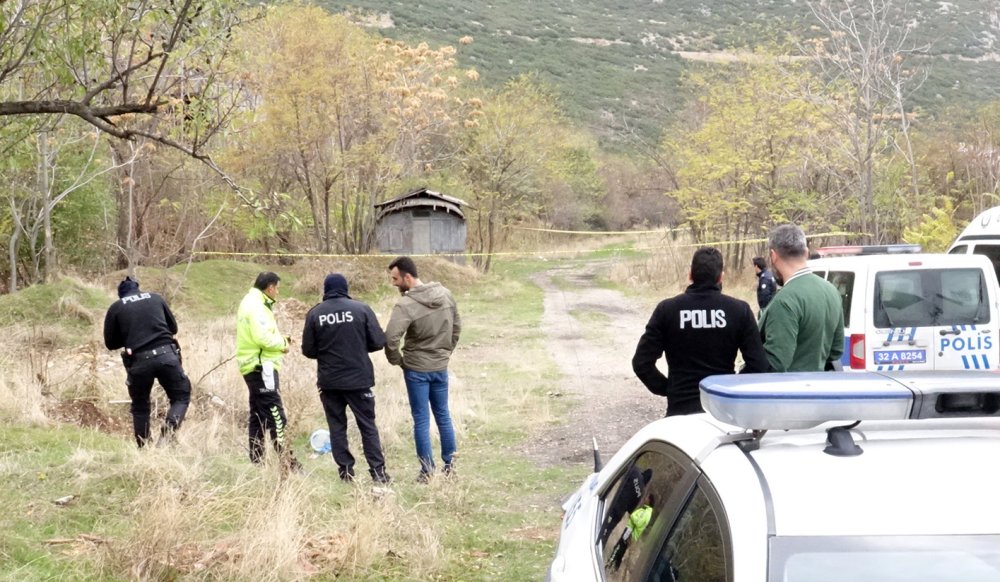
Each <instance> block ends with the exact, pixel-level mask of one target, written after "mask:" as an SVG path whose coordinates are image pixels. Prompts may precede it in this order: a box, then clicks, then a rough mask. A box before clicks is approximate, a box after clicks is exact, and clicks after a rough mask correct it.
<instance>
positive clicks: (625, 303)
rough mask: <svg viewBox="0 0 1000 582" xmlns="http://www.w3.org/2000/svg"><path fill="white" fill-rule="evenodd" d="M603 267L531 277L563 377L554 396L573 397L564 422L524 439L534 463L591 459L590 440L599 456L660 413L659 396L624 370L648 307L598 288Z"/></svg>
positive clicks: (573, 266)
mask: <svg viewBox="0 0 1000 582" xmlns="http://www.w3.org/2000/svg"><path fill="white" fill-rule="evenodd" d="M603 267H606V265H602V264H600V263H578V264H573V263H570V264H567V265H565V266H560V267H556V268H553V269H550V270H548V271H544V272H542V273H539V274H538V275H536V276H535V277H534V278H533V281H534V282H535V283H536V284H537V285H539V286H540V287H541V288H542V290H543V291H544V292H545V303H544V309H545V311H544V314H543V316H542V328H543V329H544V330H545V334H546V336H547V338H548V339H547V343H548V349H549V352H550V354H551V355H552V358H553V359H554V360H555V361H556V362H557V363H558V365H559V369H560V371H561V372H562V373H563V375H564V379H563V381H562V386H561V394H562V395H563V397H566V398H570V399H572V401H573V402H574V407H573V410H572V412H571V413H570V416H569V418H568V420H567V422H564V423H561V424H560V425H559V426H557V427H552V428H549V429H546V430H544V431H543V432H541V433H540V434H539V435H537V436H536V437H535V438H533V439H532V443H531V445H530V448H529V451H528V452H529V455H530V456H531V457H532V458H535V459H537V460H538V461H539V462H540V463H542V464H563V465H565V464H566V463H582V464H588V465H589V464H592V462H593V455H592V453H591V446H592V445H591V437H596V438H597V442H598V445H599V446H600V448H601V454H602V456H603V457H604V459H605V460H607V459H608V458H610V457H611V455H612V454H613V453H614V452H615V451H617V450H618V448H619V447H620V446H621V445H622V444H623V443H624V442H625V441H626V440H627V439H628V438H629V437H630V436H632V434H633V433H635V431H636V430H637V429H639V428H640V427H642V426H643V425H645V424H647V423H648V422H650V421H652V420H655V419H657V418H662V417H663V413H664V411H665V410H666V400H665V399H664V398H660V397H657V396H653V395H652V394H650V393H649V391H647V390H646V388H645V387H644V386H643V385H642V383H640V382H639V380H638V379H637V378H636V377H635V374H634V373H633V372H632V354H633V353H634V352H635V345H636V342H638V341H639V336H641V335H642V332H643V329H644V328H645V325H646V321H647V319H648V318H649V314H650V312H651V307H646V306H643V305H640V304H639V303H638V302H636V301H633V300H631V299H628V298H626V297H625V296H624V295H623V294H622V293H621V292H619V291H615V290H613V289H605V288H601V287H598V286H597V285H596V284H595V278H596V275H597V274H598V273H599V272H600V270H601V269H602V268H603ZM661 369H662V368H661Z"/></svg>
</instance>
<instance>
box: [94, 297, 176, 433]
mask: <svg viewBox="0 0 1000 582" xmlns="http://www.w3.org/2000/svg"><path fill="white" fill-rule="evenodd" d="M118 297H119V298H120V299H119V300H118V301H115V302H114V303H113V304H112V305H111V307H109V308H108V313H107V315H105V317H104V345H105V346H107V348H108V349H109V350H117V349H119V348H123V351H122V362H123V363H124V364H125V371H126V372H127V373H128V395H129V397H130V398H131V399H132V407H131V412H132V430H133V432H134V433H135V442H136V443H137V444H138V445H139V446H140V447H142V446H144V445H145V444H146V442H147V441H148V440H149V437H150V435H149V432H150V429H149V393H150V390H152V388H153V380H154V379H155V380H159V381H160V385H161V386H162V387H163V390H164V391H165V392H166V393H167V398H168V399H169V400H170V409H169V410H167V417H166V418H165V419H164V423H163V427H162V428H161V430H160V440H159V442H158V443H157V444H158V445H160V444H165V443H168V442H170V439H171V438H172V437H173V433H174V431H176V430H177V429H178V428H180V426H181V421H183V420H184V414H185V413H186V412H187V408H188V402H190V400H191V381H190V380H188V377H187V374H185V373H184V369H183V368H182V367H181V355H180V354H181V352H180V348H179V347H178V346H177V343H176V342H175V341H174V335H175V334H176V333H177V321H176V320H175V319H174V314H173V313H171V312H170V308H169V307H167V303H166V302H165V301H164V300H163V298H162V297H160V296H159V295H157V294H156V293H142V292H140V291H139V283H138V282H137V281H134V280H132V278H131V277H125V280H124V281H122V282H121V283H120V284H119V285H118Z"/></svg>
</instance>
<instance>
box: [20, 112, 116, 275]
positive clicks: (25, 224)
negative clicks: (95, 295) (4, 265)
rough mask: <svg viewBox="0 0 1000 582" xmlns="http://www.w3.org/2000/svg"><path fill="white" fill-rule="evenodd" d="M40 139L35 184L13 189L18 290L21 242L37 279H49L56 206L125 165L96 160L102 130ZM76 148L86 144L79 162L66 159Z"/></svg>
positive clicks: (47, 134)
mask: <svg viewBox="0 0 1000 582" xmlns="http://www.w3.org/2000/svg"><path fill="white" fill-rule="evenodd" d="M62 121H64V118H60V119H59V120H58V122H57V123H56V124H55V126H54V127H55V128H56V129H58V128H60V125H61V122H62ZM35 141H36V164H35V166H36V175H35V180H34V184H30V183H24V184H22V185H21V187H20V188H18V187H17V186H16V185H14V184H11V187H10V189H9V190H8V193H7V200H8V204H9V208H10V213H11V221H12V222H13V228H12V232H11V236H10V239H9V242H10V247H9V249H8V260H9V261H10V281H9V286H10V287H9V288H10V290H11V291H14V290H16V289H17V285H18V277H17V272H18V271H17V259H18V256H19V249H20V243H21V241H22V240H23V241H24V242H25V243H26V244H27V245H28V251H29V256H30V260H31V273H30V276H31V281H32V282H39V281H48V280H49V279H50V278H51V276H52V274H53V272H54V269H55V266H56V248H55V243H54V238H53V228H52V214H53V211H54V210H55V209H56V207H57V206H58V205H59V204H60V203H61V202H62V201H63V200H65V199H66V197H67V196H69V195H70V194H72V193H73V192H75V191H77V190H79V189H81V188H83V187H85V186H87V185H88V184H90V183H91V182H93V181H94V180H96V179H98V178H100V177H102V176H104V175H105V174H107V173H109V172H112V171H115V170H117V169H118V168H119V165H115V164H112V165H102V164H101V163H100V162H99V161H98V160H96V158H97V154H98V151H99V146H100V145H101V143H102V140H101V134H100V132H99V131H98V130H96V129H95V130H93V131H91V132H83V133H78V134H71V136H70V137H69V138H68V139H62V138H60V137H57V135H56V133H55V132H49V131H42V132H39V133H38V134H37V136H36V140H35ZM88 142H89V143H88ZM70 149H83V152H82V159H80V160H79V161H78V163H76V164H66V163H63V160H62V154H63V152H64V151H66V150H70ZM134 161H135V157H134V156H133V157H131V158H129V159H126V160H124V161H123V164H125V165H129V164H132V163H133V162H134ZM39 239H41V240H39ZM40 242H41V245H40V246H41V248H39V243H40Z"/></svg>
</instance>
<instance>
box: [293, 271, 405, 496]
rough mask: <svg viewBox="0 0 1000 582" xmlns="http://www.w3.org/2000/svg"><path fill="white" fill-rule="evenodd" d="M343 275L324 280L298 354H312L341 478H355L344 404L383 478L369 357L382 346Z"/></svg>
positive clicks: (369, 314) (371, 315)
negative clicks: (300, 351) (320, 300)
mask: <svg viewBox="0 0 1000 582" xmlns="http://www.w3.org/2000/svg"><path fill="white" fill-rule="evenodd" d="M347 291H348V288H347V279H346V278H345V277H344V276H343V275H341V274H340V273H331V274H330V275H327V277H326V280H324V281H323V302H322V303H320V304H318V305H316V306H315V307H313V308H312V309H310V310H309V314H308V315H306V323H305V328H304V329H303V330H302V355H304V356H305V357H307V358H312V359H314V360H317V368H318V373H317V381H316V385H317V387H318V388H319V398H320V401H321V402H322V403H323V411H324V412H325V413H326V423H327V425H328V426H329V428H330V446H331V449H332V452H333V460H334V461H335V462H336V463H337V468H338V472H339V473H340V478H341V479H342V480H344V481H351V480H353V479H354V456H353V455H352V454H351V450H350V448H349V446H348V443H347V407H348V406H349V407H350V408H351V411H352V412H353V413H354V420H355V421H356V422H357V423H358V429H359V430H360V432H361V445H362V448H363V449H364V452H365V460H366V461H368V472H369V473H370V474H371V476H372V479H373V480H375V482H376V483H388V482H389V474H388V473H386V471H385V457H384V456H383V455H382V442H381V441H380V439H379V436H378V428H377V427H376V426H375V394H374V393H373V392H372V387H373V386H374V385H375V370H374V369H373V368H372V361H371V359H370V358H369V357H368V354H369V353H370V352H377V351H379V350H381V349H382V348H383V347H385V334H384V333H383V332H382V328H381V326H379V323H378V319H377V318H376V317H375V312H374V311H372V310H371V308H370V307H368V306H367V305H365V304H364V303H362V302H360V301H355V300H354V299H351V296H350V295H348V294H347Z"/></svg>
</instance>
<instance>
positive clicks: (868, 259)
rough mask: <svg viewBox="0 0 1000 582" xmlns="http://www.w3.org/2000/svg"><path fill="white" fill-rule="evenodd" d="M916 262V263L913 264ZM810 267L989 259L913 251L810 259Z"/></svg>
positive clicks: (941, 264)
mask: <svg viewBox="0 0 1000 582" xmlns="http://www.w3.org/2000/svg"><path fill="white" fill-rule="evenodd" d="M914 263H917V264H914ZM808 264H809V267H810V268H812V269H832V268H843V269H849V270H855V271H856V270H859V269H861V268H867V267H875V268H880V267H889V268H896V267H917V266H920V267H929V268H943V267H962V266H968V265H976V266H987V267H989V266H990V263H989V259H987V258H986V257H983V256H980V255H946V254H939V253H913V254H892V255H854V256H842V257H822V258H819V259H811V260H810V261H809V262H808Z"/></svg>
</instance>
